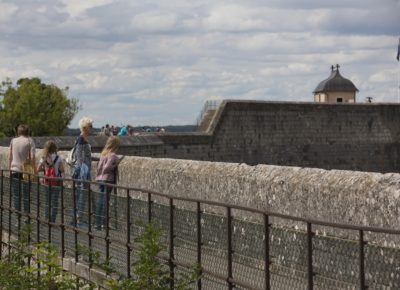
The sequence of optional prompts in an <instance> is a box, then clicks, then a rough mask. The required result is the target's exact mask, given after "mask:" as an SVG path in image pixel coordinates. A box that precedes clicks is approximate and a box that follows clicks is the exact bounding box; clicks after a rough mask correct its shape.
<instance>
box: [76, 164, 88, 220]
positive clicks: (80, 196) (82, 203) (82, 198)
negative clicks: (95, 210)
mask: <svg viewBox="0 0 400 290" xmlns="http://www.w3.org/2000/svg"><path fill="white" fill-rule="evenodd" d="M72 178H73V179H78V178H81V179H83V180H90V171H89V172H88V174H87V175H86V176H84V178H82V177H81V176H80V169H79V168H78V169H76V170H75V172H74V174H73V175H72ZM88 188H89V183H85V182H77V183H76V193H75V194H76V218H77V219H78V220H79V221H78V223H79V222H82V220H80V219H81V218H82V217H83V215H84V213H86V211H85V208H86V202H87V199H88V193H87V192H88Z"/></svg>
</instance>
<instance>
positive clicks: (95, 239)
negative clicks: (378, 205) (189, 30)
mask: <svg viewBox="0 0 400 290" xmlns="http://www.w3.org/2000/svg"><path fill="white" fill-rule="evenodd" d="M0 174H1V176H0V178H1V179H0V190H1V192H0V193H1V196H0V230H1V232H3V231H7V232H8V233H10V235H8V239H7V240H3V235H2V239H1V243H0V252H1V253H4V252H6V251H10V244H11V240H10V236H11V234H14V235H18V234H19V231H20V229H21V225H22V223H23V222H27V223H30V224H32V225H33V226H34V228H35V233H34V234H32V237H31V239H32V241H43V240H46V241H49V242H51V243H53V244H54V245H56V246H57V248H58V249H59V252H60V256H61V257H66V256H69V257H74V259H75V261H76V262H79V261H82V259H83V258H82V257H81V255H80V253H79V247H80V245H83V246H86V247H88V248H89V250H91V251H99V252H100V253H101V257H102V258H103V259H104V260H111V261H112V265H113V266H114V267H115V268H117V269H119V271H120V274H123V275H124V276H127V277H131V276H132V274H133V273H132V267H131V264H132V263H133V262H134V261H135V260H136V259H137V257H135V250H136V245H135V238H136V237H138V236H139V235H140V234H141V232H142V231H143V223H150V222H151V223H154V224H156V225H158V226H159V227H161V228H162V229H163V232H164V235H163V237H162V240H163V243H165V245H167V248H166V251H164V252H163V253H162V255H163V257H164V258H165V261H166V265H167V266H168V267H169V269H170V274H171V276H174V275H175V273H176V272H177V271H186V270H187V269H188V267H190V266H192V265H194V264H196V263H197V264H198V265H199V266H200V267H201V269H202V277H201V279H200V280H199V281H198V282H197V284H196V285H195V287H196V288H197V289H314V288H315V289H327V288H335V289H354V288H358V289H399V288H400V250H399V249H398V248H396V247H388V246H387V245H380V244H379V243H370V242H368V240H367V236H373V235H375V236H376V235H377V236H378V239H376V240H378V241H379V238H380V237H381V238H385V241H387V239H392V240H396V239H398V236H399V235H400V230H395V229H384V228H377V227H367V226H354V225H349V224H340V223H332V222H324V221H318V220H313V219H306V218H300V217H295V216H290V215H285V214H280V213H274V212H269V211H263V210H259V209H252V208H248V207H244V206H238V205H232V204H227V203H222V202H214V201H208V200H200V199H195V198H187V197H179V196H173V195H168V194H163V193H158V192H154V191H150V190H146V189H141V188H134V187H122V186H117V185H110V187H111V188H112V189H113V191H112V192H109V191H106V192H105V193H102V192H100V191H99V187H100V186H104V184H101V183H97V182H89V181H79V180H73V179H59V181H60V186H57V187H51V186H50V187H48V186H44V185H42V184H41V182H40V177H39V176H32V179H30V180H29V181H25V180H23V179H21V178H18V179H12V178H11V175H10V174H11V172H10V171H8V170H1V171H0ZM102 198H105V200H106V203H105V210H104V214H103V211H102V210H100V206H99V202H98V201H99V200H101V199H102ZM243 212H244V213H248V214H251V215H252V216H256V217H257V218H255V219H254V220H252V221H249V220H244V219H243V218H242V217H241V214H239V213H243ZM99 218H100V220H101V218H104V227H98V224H96V221H98V220H99ZM283 220H284V221H287V222H289V223H296V225H299V224H300V225H303V226H300V229H299V228H293V227H282V223H281V222H279V221H283ZM95 225H97V227H96V226H95ZM320 227H324V228H326V227H328V228H332V229H334V230H337V231H345V232H347V233H348V235H347V237H346V238H343V237H334V236H329V235H325V234H323V233H318V231H317V229H319V228H320ZM86 262H87V263H88V264H89V266H90V267H93V261H92V260H91V258H89V259H88V260H86ZM171 288H173V284H171Z"/></svg>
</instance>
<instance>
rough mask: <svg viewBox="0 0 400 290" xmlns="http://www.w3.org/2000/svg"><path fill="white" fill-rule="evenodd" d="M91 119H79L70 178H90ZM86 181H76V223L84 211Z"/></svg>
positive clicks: (79, 220)
mask: <svg viewBox="0 0 400 290" xmlns="http://www.w3.org/2000/svg"><path fill="white" fill-rule="evenodd" d="M92 126H93V120H92V119H90V118H88V117H83V118H82V119H81V120H80V121H79V129H80V131H81V134H80V135H79V137H78V139H77V140H76V143H75V146H76V150H75V158H76V163H75V165H74V168H73V174H72V178H74V179H80V180H83V181H85V180H90V168H91V164H92V148H91V146H90V144H89V141H88V137H89V135H90V132H91V130H92ZM88 187H89V184H88V183H85V182H78V183H77V191H76V216H75V217H76V223H77V224H80V222H81V217H82V216H83V213H84V211H85V206H86V201H87V199H88V197H87V194H85V193H86V190H87V188H88Z"/></svg>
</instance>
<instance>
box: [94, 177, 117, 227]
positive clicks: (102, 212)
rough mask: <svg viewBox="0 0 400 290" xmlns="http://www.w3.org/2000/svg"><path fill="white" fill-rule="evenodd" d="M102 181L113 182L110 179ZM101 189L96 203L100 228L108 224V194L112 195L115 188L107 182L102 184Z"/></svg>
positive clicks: (97, 225) (97, 221)
mask: <svg viewBox="0 0 400 290" xmlns="http://www.w3.org/2000/svg"><path fill="white" fill-rule="evenodd" d="M100 182H104V183H110V184H113V183H112V182H109V181H100ZM99 189H100V193H99V197H98V199H97V203H96V227H98V228H99V227H101V226H105V225H106V210H107V203H108V200H107V196H110V193H111V191H112V189H113V188H112V187H111V186H107V185H106V184H101V185H100V187H99Z"/></svg>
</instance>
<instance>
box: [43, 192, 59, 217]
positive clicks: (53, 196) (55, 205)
mask: <svg viewBox="0 0 400 290" xmlns="http://www.w3.org/2000/svg"><path fill="white" fill-rule="evenodd" d="M59 196H60V187H58V186H52V187H51V210H50V212H51V215H50V217H49V203H50V198H49V197H50V187H48V186H46V207H45V208H44V210H45V216H46V219H48V220H49V221H50V222H52V223H54V222H56V218H57V211H58V197H59Z"/></svg>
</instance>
